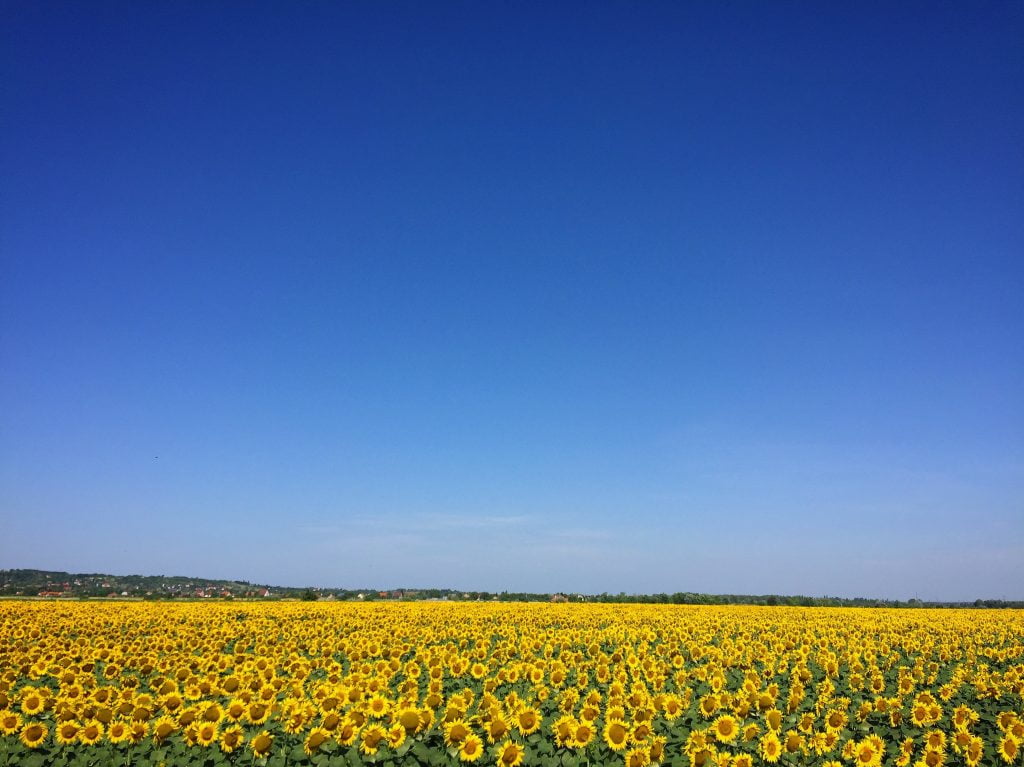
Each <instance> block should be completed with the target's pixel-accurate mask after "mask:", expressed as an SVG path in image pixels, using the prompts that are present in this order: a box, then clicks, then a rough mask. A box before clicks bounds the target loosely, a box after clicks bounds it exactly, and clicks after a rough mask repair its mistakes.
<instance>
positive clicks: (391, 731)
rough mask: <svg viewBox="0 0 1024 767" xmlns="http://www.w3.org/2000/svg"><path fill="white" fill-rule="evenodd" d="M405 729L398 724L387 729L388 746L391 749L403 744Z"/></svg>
mask: <svg viewBox="0 0 1024 767" xmlns="http://www.w3.org/2000/svg"><path fill="white" fill-rule="evenodd" d="M405 737H406V733H405V728H404V727H403V726H402V725H400V724H393V725H391V727H389V728H388V745H389V746H391V748H398V747H399V746H401V745H402V744H403V743H405Z"/></svg>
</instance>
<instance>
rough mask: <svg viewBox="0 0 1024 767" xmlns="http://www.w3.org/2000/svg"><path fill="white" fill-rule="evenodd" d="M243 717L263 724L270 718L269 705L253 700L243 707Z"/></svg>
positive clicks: (253, 722) (251, 721)
mask: <svg viewBox="0 0 1024 767" xmlns="http://www.w3.org/2000/svg"><path fill="white" fill-rule="evenodd" d="M245 718H246V719H248V720H249V722H250V723H251V724H257V725H259V724H263V723H265V722H266V721H267V719H269V718H270V706H268V705H267V704H266V703H261V702H259V701H253V702H252V703H250V704H249V705H248V707H247V708H246V709H245ZM179 721H180V720H179Z"/></svg>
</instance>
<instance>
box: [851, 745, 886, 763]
mask: <svg viewBox="0 0 1024 767" xmlns="http://www.w3.org/2000/svg"><path fill="white" fill-rule="evenodd" d="M854 761H855V763H856V764H857V767H879V766H880V765H881V764H882V751H881V750H880V749H879V748H878V747H877V745H876V744H875V743H873V742H872V741H871V740H869V739H868V738H864V739H863V740H861V741H859V742H858V743H857V745H856V746H855V748H854Z"/></svg>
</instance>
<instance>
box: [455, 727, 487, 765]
mask: <svg viewBox="0 0 1024 767" xmlns="http://www.w3.org/2000/svg"><path fill="white" fill-rule="evenodd" d="M483 753H484V742H483V740H481V738H480V736H479V735H474V734H473V733H469V734H468V735H467V736H466V737H465V738H464V739H463V741H462V743H460V744H459V760H460V761H463V762H475V761H476V760H477V759H479V758H480V757H481V756H483Z"/></svg>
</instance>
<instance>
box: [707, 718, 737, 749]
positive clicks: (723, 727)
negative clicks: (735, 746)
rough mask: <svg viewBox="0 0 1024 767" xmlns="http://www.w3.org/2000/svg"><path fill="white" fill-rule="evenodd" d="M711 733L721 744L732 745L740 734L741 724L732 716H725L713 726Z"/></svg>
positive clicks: (718, 719)
mask: <svg viewBox="0 0 1024 767" xmlns="http://www.w3.org/2000/svg"><path fill="white" fill-rule="evenodd" d="M711 732H712V733H713V734H714V736H715V739H716V740H718V741H719V742H720V743H732V742H733V741H734V740H736V738H737V737H738V736H739V734H740V726H739V722H737V721H736V717H734V716H732V715H730V714H723V715H722V716H720V717H718V718H717V719H716V720H715V721H714V722H713V723H712V724H711Z"/></svg>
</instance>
